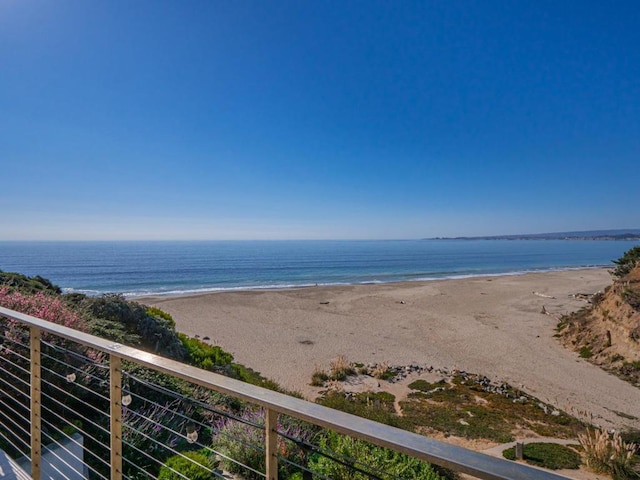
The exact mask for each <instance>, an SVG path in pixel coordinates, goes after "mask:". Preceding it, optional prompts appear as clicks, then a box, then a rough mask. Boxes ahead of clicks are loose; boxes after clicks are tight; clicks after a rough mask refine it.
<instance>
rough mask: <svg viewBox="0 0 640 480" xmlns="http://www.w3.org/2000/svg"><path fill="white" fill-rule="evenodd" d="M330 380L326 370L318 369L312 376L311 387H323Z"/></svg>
mask: <svg viewBox="0 0 640 480" xmlns="http://www.w3.org/2000/svg"><path fill="white" fill-rule="evenodd" d="M327 380H329V375H328V374H327V372H325V371H324V370H321V369H318V368H316V369H315V370H314V372H313V374H312V375H311V385H312V386H314V387H322V386H323V385H324V382H326V381H327Z"/></svg>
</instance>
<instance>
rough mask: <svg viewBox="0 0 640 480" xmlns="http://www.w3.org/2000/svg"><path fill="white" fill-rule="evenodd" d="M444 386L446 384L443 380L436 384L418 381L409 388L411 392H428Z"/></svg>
mask: <svg viewBox="0 0 640 480" xmlns="http://www.w3.org/2000/svg"><path fill="white" fill-rule="evenodd" d="M446 384H447V382H445V381H444V380H440V381H439V382H437V383H430V382H427V381H426V380H422V379H419V380H416V381H414V382H411V383H410V384H409V388H410V389H411V390H419V391H421V392H429V391H431V390H435V389H436V388H438V387H444V386H446Z"/></svg>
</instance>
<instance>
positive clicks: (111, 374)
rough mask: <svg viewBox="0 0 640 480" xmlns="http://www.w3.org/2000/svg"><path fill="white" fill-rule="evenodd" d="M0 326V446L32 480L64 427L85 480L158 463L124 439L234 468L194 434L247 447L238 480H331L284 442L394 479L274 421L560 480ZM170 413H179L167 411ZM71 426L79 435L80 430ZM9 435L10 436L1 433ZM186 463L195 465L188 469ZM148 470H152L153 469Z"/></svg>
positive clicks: (58, 332)
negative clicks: (258, 440) (214, 401)
mask: <svg viewBox="0 0 640 480" xmlns="http://www.w3.org/2000/svg"><path fill="white" fill-rule="evenodd" d="M3 317H4V318H5V319H8V320H9V322H11V323H12V325H13V327H14V333H13V334H11V335H9V334H8V333H7V331H8V330H7V327H6V322H7V320H5V327H4V336H3V337H1V338H0V348H1V349H2V354H1V355H0V373H1V375H0V393H2V392H4V394H3V395H0V427H2V426H4V427H5V428H4V429H0V441H4V443H5V444H6V445H9V447H10V448H11V449H12V450H13V451H14V452H18V453H23V454H26V455H27V456H28V457H30V459H31V470H30V473H31V476H32V478H33V479H35V480H40V478H41V474H42V451H43V442H48V443H52V442H53V443H56V442H58V441H59V438H60V436H61V435H62V434H63V433H64V432H65V431H66V432H68V431H69V430H73V429H74V428H77V429H78V430H80V432H81V433H82V434H83V435H84V436H85V438H86V442H85V447H84V448H85V450H84V451H85V452H87V458H86V461H85V463H86V464H87V469H88V471H89V477H90V478H99V479H112V480H121V479H122V478H125V479H127V478H148V475H149V474H148V471H147V470H148V468H147V467H146V466H145V465H144V464H146V463H147V462H148V463H149V464H150V465H151V464H153V463H154V462H158V460H157V459H155V458H154V455H153V453H150V450H151V449H152V448H151V447H148V448H140V447H139V445H137V444H136V442H135V441H133V440H131V439H130V438H129V439H127V438H126V437H127V435H129V436H130V437H131V436H135V438H138V439H142V440H144V441H147V443H148V444H149V445H152V446H153V448H161V449H164V450H165V451H166V453H165V454H164V457H166V456H167V453H171V454H173V455H177V456H179V457H182V458H183V459H184V460H185V461H190V462H193V461H194V460H193V458H192V457H190V456H189V455H188V454H185V453H184V452H182V451H181V450H180V449H179V448H178V446H177V444H178V443H180V442H182V443H184V441H186V442H187V443H188V444H194V443H195V444H196V445H197V446H201V447H202V448H203V449H206V450H207V451H209V452H211V453H213V454H215V455H218V456H222V457H224V458H226V459H227V460H228V461H230V462H236V463H240V462H238V461H237V460H235V459H234V458H228V457H229V456H228V455H226V454H225V453H224V452H222V451H221V450H216V449H215V448H214V447H211V445H209V444H207V442H206V441H202V443H199V440H198V432H200V433H201V436H202V433H204V432H213V434H217V435H222V434H223V433H224V434H225V435H229V436H231V437H232V438H233V441H234V442H239V444H240V445H241V446H242V448H245V449H253V450H255V454H256V455H262V456H263V465H264V471H261V470H260V469H258V470H256V469H252V468H251V467H249V466H247V465H242V467H243V468H247V469H248V470H247V472H248V476H249V477H253V478H256V477H265V478H268V479H269V480H275V479H277V478H278V470H279V467H282V466H283V462H284V463H289V464H291V465H293V466H295V467H298V469H299V471H301V472H302V477H301V478H303V479H308V478H329V477H327V476H325V475H321V474H318V473H317V472H314V471H313V470H312V469H310V468H308V467H307V466H305V465H304V464H297V463H296V462H295V461H294V460H292V459H291V458H289V457H287V456H286V455H283V453H282V451H281V450H282V448H281V447H282V442H288V443H289V444H290V445H292V446H294V447H295V448H300V449H303V450H305V451H306V452H315V453H317V454H321V455H324V456H326V457H327V458H331V459H332V460H333V461H336V462H339V463H341V464H344V465H347V466H349V467H350V468H352V469H354V470H355V471H357V472H363V475H364V476H365V477H369V478H384V479H386V478H398V477H394V476H393V475H384V473H383V472H380V473H377V471H376V469H375V467H371V466H359V465H358V463H357V462H355V461H354V460H353V459H350V458H348V457H346V456H344V455H341V454H340V453H336V452H331V451H328V450H327V449H326V448H325V449H323V448H321V447H319V446H318V445H312V444H310V443H309V442H308V441H307V439H305V438H300V437H294V436H292V435H291V434H289V433H287V431H285V429H283V427H282V424H281V420H284V419H287V418H288V419H294V420H295V421H302V422H307V423H308V424H310V425H312V426H314V427H316V428H317V427H319V428H321V429H326V430H331V431H334V432H336V433H338V434H342V435H346V436H349V437H351V438H354V439H357V440H358V441H366V442H369V443H370V444H373V445H375V446H378V447H384V448H387V449H391V450H393V451H395V452H399V453H401V454H405V455H407V456H408V457H412V458H414V459H418V460H423V461H426V462H429V463H431V464H434V465H438V466H441V467H444V468H446V469H450V470H452V471H455V472H458V473H464V474H468V475H471V476H474V477H477V478H482V479H488V480H494V479H495V480H497V479H534V480H536V479H540V480H543V479H546V480H554V479H562V478H565V477H562V476H559V475H556V474H553V473H550V472H547V471H544V470H541V469H537V468H534V467H529V466H526V465H523V464H519V463H516V462H512V461H508V460H504V459H500V458H495V457H491V456H488V455H485V454H482V453H478V452H474V451H471V450H468V449H465V448H462V447H458V446H455V445H450V444H447V443H444V442H440V441H437V440H434V439H431V438H428V437H424V436H421V435H418V434H414V433H411V432H408V431H405V430H401V429H398V428H394V427H391V426H388V425H384V424H380V423H377V422H374V421H371V420H367V419H364V418H361V417H357V416H354V415H350V414H347V413H344V412H341V411H337V410H333V409H330V408H327V407H324V406H321V405H318V404H316V403H312V402H308V401H305V400H301V399H298V398H294V397H290V396H287V395H284V394H281V393H278V392H274V391H271V390H267V389H264V388H260V387H256V386H254V385H251V384H248V383H245V382H242V381H239V380H236V379H233V378H229V377H227V376H224V375H220V374H217V373H213V372H211V371H206V370H202V369H199V368H195V367H192V366H190V365H187V364H184V363H180V362H178V361H175V360H171V359H168V358H164V357H161V356H158V355H155V354H152V353H148V352H145V351H142V350H138V349H136V348H132V347H128V346H125V345H121V344H119V343H114V342H112V341H109V340H106V339H104V338H100V337H96V336H93V335H90V334H87V333H83V332H80V331H77V330H73V329H70V328H67V327H64V326H61V325H57V324H54V323H51V322H47V321H45V320H41V319H39V318H35V317H32V316H29V315H25V314H22V313H19V312H16V311H13V310H9V309H6V308H3V307H0V318H3ZM21 329H22V330H21ZM15 332H22V333H21V334H20V333H17V334H16V333H15ZM78 346H81V347H82V348H83V349H84V350H82V349H79V348H78ZM124 365H126V366H127V367H126V368H125V366H124ZM140 367H144V368H145V371H153V372H160V373H162V374H166V375H169V376H170V377H172V378H175V379H181V380H182V381H186V382H188V384H189V385H192V386H193V388H195V389H196V390H194V392H195V393H194V395H193V396H192V397H190V398H186V397H184V396H183V395H182V394H176V393H175V392H173V391H172V390H171V389H170V388H167V387H166V386H163V385H160V384H158V383H157V382H155V381H154V380H153V379H149V378H142V376H140V375H137V374H136V372H135V369H136V368H140ZM147 369H148V370H147ZM79 376H81V377H82V378H81V381H79V380H78V377H79ZM134 383H135V385H134ZM136 389H137V390H136ZM197 389H202V390H203V391H204V390H206V391H210V392H211V391H213V392H219V393H221V394H224V395H225V396H226V397H225V398H231V399H235V400H240V401H242V402H247V403H249V404H252V405H255V406H257V407H259V408H260V410H259V415H260V416H261V418H262V419H261V420H259V421H252V420H247V419H246V418H239V417H238V416H234V414H233V412H232V411H231V410H229V409H224V408H219V407H216V406H215V405H213V406H212V405H210V404H208V403H207V402H206V401H203V402H201V401H199V400H198V399H197V398H196V397H197V395H198V391H199V390H197ZM142 391H146V392H149V391H154V392H157V394H158V395H161V396H162V398H163V399H165V400H166V401H165V402H164V403H163V402H159V401H157V402H154V401H153V400H152V399H151V398H150V396H149V395H146V396H145V395H144V394H142V393H141V392H142ZM132 401H135V402H138V404H139V405H144V408H139V409H131V408H128V406H129V405H130V404H131V402H132ZM185 402H186V403H185ZM178 404H180V405H182V407H180V408H177V407H176V405H178ZM187 404H188V405H189V406H190V407H189V408H192V409H199V411H200V412H201V414H200V416H198V417H197V418H196V417H195V416H190V415H187V414H186V413H185V412H186V410H185V408H184V405H187ZM187 410H188V409H187ZM71 414H73V415H71ZM216 419H218V423H216ZM220 419H222V420H220ZM229 421H233V422H239V423H241V424H243V425H246V427H247V428H252V429H257V431H259V432H260V435H263V437H262V438H263V439H264V443H262V444H260V445H256V444H252V442H250V441H246V439H243V438H239V437H233V435H234V434H233V433H229V432H227V431H225V432H223V430H222V429H221V427H220V424H222V423H225V422H227V423H228V422H229ZM80 424H82V426H78V425H80ZM216 425H218V426H217V427H216ZM9 430H10V431H12V432H14V434H13V435H10V434H8V433H7V432H8V431H9ZM160 433H162V435H164V438H165V441H163V442H162V443H159V441H158V440H157V439H156V436H157V435H159V434H160ZM132 438H133V437H132ZM154 442H155V443H154ZM242 442H246V445H242ZM156 444H157V445H158V446H156ZM127 451H128V452H132V453H133V455H134V456H135V458H137V459H138V461H136V462H134V461H132V460H131V459H130V458H129V457H128V456H127V454H126V452H127ZM59 460H60V462H62V465H63V467H59V469H62V470H65V472H72V474H69V475H71V476H70V477H68V478H84V477H82V476H81V472H75V471H76V470H77V468H75V467H74V466H73V462H70V461H68V460H65V459H64V458H60V459H59ZM194 463H195V464H196V465H197V464H198V463H197V461H195V462H194ZM153 468H154V469H155V470H154V471H157V470H158V469H159V468H160V465H155V466H153ZM163 468H169V470H170V471H172V472H173V473H175V476H174V477H171V478H185V479H187V478H188V477H186V476H185V475H184V474H181V473H180V472H179V471H177V470H175V469H172V467H170V466H169V467H163ZM136 471H139V474H140V475H137V474H136ZM126 472H132V473H129V474H127V473H126ZM216 472H217V473H216ZM216 472H214V473H215V476H220V477H223V475H222V474H221V473H220V471H219V470H217V471H216ZM58 473H59V474H60V476H59V478H66V477H65V476H64V475H63V473H64V472H60V471H59V472H58ZM75 473H77V474H78V475H80V476H78V475H75ZM65 475H66V474H65ZM56 476H58V475H57V474H56ZM151 478H154V477H151Z"/></svg>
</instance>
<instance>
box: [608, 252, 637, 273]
mask: <svg viewBox="0 0 640 480" xmlns="http://www.w3.org/2000/svg"><path fill="white" fill-rule="evenodd" d="M613 263H615V264H616V265H617V267H616V268H615V270H614V271H613V272H612V275H613V276H614V277H618V278H621V277H624V276H625V275H627V274H628V273H629V272H630V271H631V270H633V269H634V268H635V267H636V266H638V265H640V245H638V246H637V247H633V248H632V249H630V250H628V251H627V252H625V253H624V255H622V257H620V258H619V259H618V260H613Z"/></svg>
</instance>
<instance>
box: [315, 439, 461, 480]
mask: <svg viewBox="0 0 640 480" xmlns="http://www.w3.org/2000/svg"><path fill="white" fill-rule="evenodd" d="M319 447H320V448H321V449H322V450H329V451H331V452H334V453H335V454H337V455H334V456H335V457H338V458H341V459H343V461H344V462H345V463H346V465H344V464H343V463H340V462H337V461H335V460H333V459H330V458H327V457H325V456H323V455H321V454H319V453H316V454H313V455H312V456H311V458H310V460H309V469H310V470H312V471H313V472H314V473H317V474H320V475H324V476H326V477H330V478H340V479H349V480H365V479H366V480H369V479H370V478H371V476H370V475H378V476H380V473H381V472H384V473H385V474H386V475H383V476H384V478H386V477H387V476H389V477H392V478H401V479H419V480H432V479H433V480H436V479H438V480H439V479H443V478H447V477H449V478H452V477H455V474H453V473H452V472H449V471H446V470H444V469H436V468H434V467H433V466H432V465H431V464H429V463H427V462H424V461H421V460H418V459H416V458H413V457H409V456H407V455H404V454H402V453H398V452H395V451H393V450H389V449H386V448H382V447H377V446H375V445H371V444H370V443H367V442H364V441H362V440H356V439H354V438H351V437H348V436H345V435H340V434H338V433H335V432H333V431H326V432H325V433H324V435H322V437H321V438H320V440H319ZM354 466H355V467H357V468H358V469H360V470H362V472H358V471H356V470H354V469H353V467H354Z"/></svg>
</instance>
